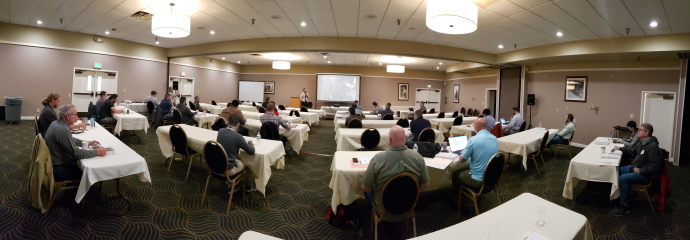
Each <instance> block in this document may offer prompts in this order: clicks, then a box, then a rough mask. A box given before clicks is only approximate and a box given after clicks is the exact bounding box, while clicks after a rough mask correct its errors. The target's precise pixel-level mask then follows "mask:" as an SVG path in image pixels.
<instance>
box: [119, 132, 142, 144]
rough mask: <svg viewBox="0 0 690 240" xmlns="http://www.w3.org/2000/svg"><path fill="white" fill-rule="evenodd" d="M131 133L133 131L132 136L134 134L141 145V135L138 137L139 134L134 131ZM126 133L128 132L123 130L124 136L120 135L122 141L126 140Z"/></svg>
mask: <svg viewBox="0 0 690 240" xmlns="http://www.w3.org/2000/svg"><path fill="white" fill-rule="evenodd" d="M131 131H132V134H134V137H136V138H137V140H139V143H141V138H139V135H137V132H135V131H134V130H131ZM126 133H127V130H122V134H121V135H120V139H124V138H125V137H127V136H126V135H127V134H126Z"/></svg>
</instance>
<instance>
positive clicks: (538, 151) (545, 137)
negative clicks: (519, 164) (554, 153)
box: [527, 131, 549, 174]
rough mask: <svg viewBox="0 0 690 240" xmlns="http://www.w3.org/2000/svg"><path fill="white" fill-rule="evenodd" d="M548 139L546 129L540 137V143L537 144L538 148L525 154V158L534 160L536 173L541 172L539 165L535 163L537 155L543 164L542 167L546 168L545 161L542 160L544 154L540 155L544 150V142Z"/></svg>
mask: <svg viewBox="0 0 690 240" xmlns="http://www.w3.org/2000/svg"><path fill="white" fill-rule="evenodd" d="M548 140H549V131H546V132H545V133H544V137H543V138H542V139H541V145H540V146H539V149H537V151H536V152H533V153H530V154H528V155H527V159H530V158H531V159H532V160H534V167H536V168H537V174H541V171H539V165H537V156H539V157H541V163H542V164H544V168H545V169H546V162H544V156H542V154H541V153H542V151H544V148H546V143H547V141H548Z"/></svg>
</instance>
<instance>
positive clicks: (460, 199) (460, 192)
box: [458, 189, 462, 214]
mask: <svg viewBox="0 0 690 240" xmlns="http://www.w3.org/2000/svg"><path fill="white" fill-rule="evenodd" d="M460 207H462V189H460V191H458V214H460Z"/></svg>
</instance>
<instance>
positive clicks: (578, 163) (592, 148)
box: [563, 137, 623, 200]
mask: <svg viewBox="0 0 690 240" xmlns="http://www.w3.org/2000/svg"><path fill="white" fill-rule="evenodd" d="M597 140H599V141H606V142H608V144H607V145H598V144H595V142H596V141H597ZM614 146H619V147H623V144H614V143H612V142H611V140H610V138H607V137H598V138H597V139H595V140H594V141H592V142H591V143H590V144H589V145H588V146H587V147H585V149H582V151H580V153H578V154H577V156H575V157H573V159H572V160H570V166H569V167H568V175H566V177H565V186H564V187H563V197H565V198H568V199H573V196H574V194H573V188H575V186H577V183H578V182H579V181H580V180H586V181H593V182H609V183H611V194H610V195H609V196H610V199H611V200H613V199H616V198H618V196H619V195H620V192H619V191H618V164H616V166H599V162H600V158H601V147H605V148H606V153H609V152H611V150H612V149H613V147H614ZM618 162H620V158H619V159H618Z"/></svg>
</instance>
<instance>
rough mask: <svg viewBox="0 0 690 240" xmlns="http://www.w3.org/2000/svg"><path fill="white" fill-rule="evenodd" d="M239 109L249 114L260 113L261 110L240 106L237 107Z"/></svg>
mask: <svg viewBox="0 0 690 240" xmlns="http://www.w3.org/2000/svg"><path fill="white" fill-rule="evenodd" d="M257 106H258V105H257ZM237 109H239V110H240V111H247V112H259V110H257V109H256V107H254V106H245V105H239V106H237Z"/></svg>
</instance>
